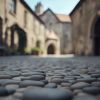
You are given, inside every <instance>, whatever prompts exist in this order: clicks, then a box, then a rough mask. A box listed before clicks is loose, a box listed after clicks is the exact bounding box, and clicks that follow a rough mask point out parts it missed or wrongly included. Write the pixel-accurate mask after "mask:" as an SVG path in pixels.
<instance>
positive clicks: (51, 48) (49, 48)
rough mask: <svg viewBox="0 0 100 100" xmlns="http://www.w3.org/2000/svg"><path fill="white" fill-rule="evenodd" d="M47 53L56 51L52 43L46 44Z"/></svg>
mask: <svg viewBox="0 0 100 100" xmlns="http://www.w3.org/2000/svg"><path fill="white" fill-rule="evenodd" d="M47 53H48V54H55V53H56V51H55V47H54V45H53V44H50V45H49V46H48V49H47Z"/></svg>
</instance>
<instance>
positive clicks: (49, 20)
mask: <svg viewBox="0 0 100 100" xmlns="http://www.w3.org/2000/svg"><path fill="white" fill-rule="evenodd" d="M35 12H36V13H37V15H38V16H39V17H40V18H41V20H42V21H43V22H44V23H45V25H46V27H47V28H48V29H49V30H53V31H54V32H55V33H56V34H57V36H58V37H59V38H60V48H61V53H62V54H69V53H72V40H71V19H70V17H69V16H67V15H64V14H56V13H54V12H53V11H52V10H51V9H49V8H48V9H47V10H46V11H43V5H42V4H41V3H38V4H37V5H36V7H35Z"/></svg>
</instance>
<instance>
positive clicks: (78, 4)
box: [69, 0, 86, 16]
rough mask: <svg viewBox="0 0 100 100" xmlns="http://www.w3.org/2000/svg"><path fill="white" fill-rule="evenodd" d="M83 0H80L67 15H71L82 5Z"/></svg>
mask: <svg viewBox="0 0 100 100" xmlns="http://www.w3.org/2000/svg"><path fill="white" fill-rule="evenodd" d="M84 1H86V0H80V1H79V2H78V3H77V5H76V6H75V7H74V9H73V10H72V11H71V13H70V14H69V15H70V16H71V15H72V14H73V13H74V12H75V11H76V10H77V9H78V8H79V7H80V6H81V5H82V3H83V2H84Z"/></svg>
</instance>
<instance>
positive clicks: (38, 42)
mask: <svg viewBox="0 0 100 100" xmlns="http://www.w3.org/2000/svg"><path fill="white" fill-rule="evenodd" d="M40 45H41V43H40V41H39V40H38V41H37V42H36V47H38V48H40Z"/></svg>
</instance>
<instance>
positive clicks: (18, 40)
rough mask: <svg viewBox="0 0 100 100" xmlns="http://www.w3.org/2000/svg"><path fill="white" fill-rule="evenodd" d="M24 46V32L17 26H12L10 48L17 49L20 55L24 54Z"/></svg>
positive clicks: (25, 40) (25, 43)
mask: <svg viewBox="0 0 100 100" xmlns="http://www.w3.org/2000/svg"><path fill="white" fill-rule="evenodd" d="M16 45H17V46H16ZM26 45H27V37H26V32H25V31H24V30H23V29H21V28H20V27H19V26H18V25H13V26H12V27H11V47H12V48H13V49H17V51H18V52H20V53H24V49H25V47H26ZM16 47H17V48H16Z"/></svg>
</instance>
